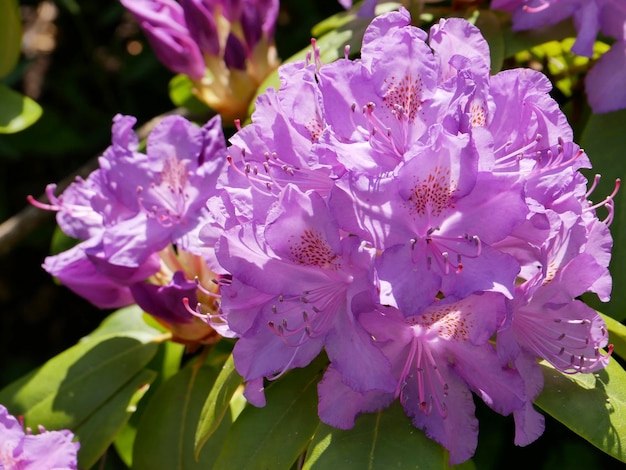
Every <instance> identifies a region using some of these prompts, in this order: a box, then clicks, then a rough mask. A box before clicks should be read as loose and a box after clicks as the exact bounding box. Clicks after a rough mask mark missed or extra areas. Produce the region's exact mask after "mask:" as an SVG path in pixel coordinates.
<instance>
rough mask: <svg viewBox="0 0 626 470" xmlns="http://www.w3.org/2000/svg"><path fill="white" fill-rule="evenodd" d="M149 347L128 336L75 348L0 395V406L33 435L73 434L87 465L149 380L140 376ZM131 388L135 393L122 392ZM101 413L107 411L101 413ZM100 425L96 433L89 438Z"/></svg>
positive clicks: (153, 349)
mask: <svg viewBox="0 0 626 470" xmlns="http://www.w3.org/2000/svg"><path fill="white" fill-rule="evenodd" d="M148 341H149V336H148V335H145V334H141V335H138V336H135V337H133V336H132V335H131V334H129V336H126V337H122V336H103V337H99V338H97V339H93V340H91V341H84V342H82V343H79V344H77V345H76V346H73V347H72V348H70V349H68V350H66V351H64V352H62V353H61V354H59V355H58V356H56V357H54V358H52V359H50V360H49V361H48V362H46V363H45V364H44V365H43V366H41V367H40V368H39V369H37V370H35V371H33V372H31V373H30V374H28V375H26V376H24V377H22V378H21V379H19V380H17V381H16V382H13V383H12V384H10V385H8V386H7V387H6V388H4V389H3V390H2V391H0V403H2V404H4V405H5V406H6V407H7V408H8V409H9V410H10V412H11V413H12V414H14V415H23V417H24V422H25V425H26V426H28V427H31V428H33V429H36V427H37V426H38V425H40V424H41V425H43V426H44V427H46V429H71V430H73V431H74V432H76V434H77V435H78V437H79V439H80V441H81V442H84V443H85V448H86V449H87V450H86V451H84V452H85V455H86V457H85V458H86V459H87V460H89V461H91V460H92V459H93V458H96V457H97V455H95V453H97V449H101V448H102V446H103V445H104V447H106V446H108V444H110V443H111V442H112V441H113V439H114V438H115V434H116V432H117V430H119V428H120V427H121V426H122V425H123V424H124V422H125V421H126V419H127V413H126V410H127V409H128V405H129V400H130V398H131V397H132V396H133V395H134V393H135V391H136V389H137V387H139V386H140V385H143V384H146V383H149V382H150V381H151V380H152V378H153V376H152V375H150V376H147V375H146V374H145V373H143V372H142V369H143V368H144V367H145V366H146V364H148V362H149V361H150V360H151V359H152V357H153V356H154V354H155V353H156V350H157V344H154V343H150V342H148ZM135 380H138V381H139V382H141V383H140V384H137V383H136V382H135ZM131 383H133V387H134V389H133V390H130V389H128V388H126V387H128V386H129V384H131ZM131 388H132V387H131ZM131 391H132V393H131ZM120 394H121V395H120ZM129 394H130V395H129ZM114 407H119V409H118V410H116V409H114ZM103 408H106V410H107V411H106V412H102V413H101V410H102V409H103ZM120 410H124V413H122V412H121V411H120ZM103 413H104V414H103ZM109 415H110V420H109ZM98 423H100V424H98ZM104 423H106V426H104ZM100 425H102V426H103V427H102V429H100V431H99V432H98V433H93V432H91V431H92V430H93V429H94V426H96V428H98V426H100ZM81 429H84V430H85V429H86V430H89V431H84V433H83V432H81V431H80V430H81ZM109 432H111V433H112V434H108V433H109ZM105 443H106V445H105ZM81 455H82V454H81ZM81 459H82V457H81ZM80 463H81V467H83V466H84V467H86V466H87V465H83V462H82V460H81V462H80Z"/></svg>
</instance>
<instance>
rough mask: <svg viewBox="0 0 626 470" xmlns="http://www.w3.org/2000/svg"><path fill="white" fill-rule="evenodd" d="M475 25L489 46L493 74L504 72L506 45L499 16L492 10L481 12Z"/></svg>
mask: <svg viewBox="0 0 626 470" xmlns="http://www.w3.org/2000/svg"><path fill="white" fill-rule="evenodd" d="M475 24H476V26H477V27H478V29H480V32H481V33H482V35H483V37H484V38H485V40H486V41H487V43H488V44H489V52H490V55H491V73H492V74H496V73H498V72H499V71H500V70H502V65H503V63H504V50H505V44H504V33H503V31H502V25H501V23H500V21H499V19H498V16H497V15H496V14H495V13H494V12H493V11H491V10H480V14H479V15H478V18H477V19H476V23H475Z"/></svg>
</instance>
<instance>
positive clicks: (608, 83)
mask: <svg viewBox="0 0 626 470" xmlns="http://www.w3.org/2000/svg"><path fill="white" fill-rule="evenodd" d="M491 7H492V8H496V9H500V10H504V11H508V12H511V13H512V14H513V17H512V20H513V30H517V31H522V30H528V29H534V28H541V27H544V26H550V25H554V24H556V23H558V22H560V21H563V20H564V19H566V18H570V17H572V18H573V20H574V24H575V26H576V29H577V30H578V34H577V36H576V42H575V43H574V45H573V47H572V52H574V53H575V54H578V55H581V56H586V57H592V56H593V45H594V42H595V40H596V37H597V36H598V33H600V32H601V33H602V34H603V35H604V36H605V37H608V38H612V39H614V40H615V42H614V43H613V45H612V46H611V49H610V50H609V51H608V52H606V53H605V54H603V55H602V56H601V57H600V59H598V62H597V63H596V64H594V66H593V67H592V68H591V70H590V71H589V73H588V75H587V77H586V78H585V90H586V91H587V96H588V98H589V104H590V105H591V108H592V109H593V111H594V112H596V113H606V112H609V111H616V110H618V109H623V108H626V88H625V87H624V83H626V3H624V2H623V1H622V0H493V1H492V2H491Z"/></svg>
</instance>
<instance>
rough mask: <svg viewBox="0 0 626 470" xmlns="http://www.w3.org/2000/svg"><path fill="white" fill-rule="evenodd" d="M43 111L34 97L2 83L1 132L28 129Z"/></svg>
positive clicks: (0, 91) (0, 92) (8, 132)
mask: <svg viewBox="0 0 626 470" xmlns="http://www.w3.org/2000/svg"><path fill="white" fill-rule="evenodd" d="M41 113H42V111H41V107H40V106H39V105H38V104H37V103H35V102H34V101H33V100H32V99H30V98H29V97H27V96H24V95H21V94H19V93H18V92H16V91H13V90H11V89H10V88H8V87H7V86H5V85H2V84H1V83H0V134H13V133H14V132H19V131H21V130H23V129H26V128H27V127H28V126H30V125H31V124H33V123H34V122H35V121H37V119H39V117H40V116H41Z"/></svg>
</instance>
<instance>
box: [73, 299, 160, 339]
mask: <svg viewBox="0 0 626 470" xmlns="http://www.w3.org/2000/svg"><path fill="white" fill-rule="evenodd" d="M129 334H135V335H140V336H145V337H146V338H150V339H153V338H156V337H158V336H161V334H162V331H161V330H160V329H157V328H154V327H153V326H151V325H149V324H148V323H146V320H145V318H144V312H143V310H141V308H139V306H137V305H131V306H129V307H124V308H121V309H119V310H116V311H115V312H113V313H112V314H110V315H109V316H108V317H106V318H105V319H104V320H103V321H102V323H100V325H99V326H98V328H96V329H95V330H93V331H92V332H91V333H89V334H88V335H87V336H85V337H84V338H82V339H81V341H92V340H94V339H98V338H101V337H106V336H128V335H129Z"/></svg>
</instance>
